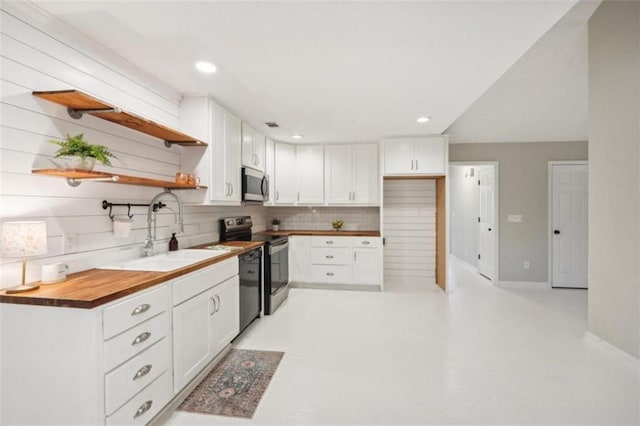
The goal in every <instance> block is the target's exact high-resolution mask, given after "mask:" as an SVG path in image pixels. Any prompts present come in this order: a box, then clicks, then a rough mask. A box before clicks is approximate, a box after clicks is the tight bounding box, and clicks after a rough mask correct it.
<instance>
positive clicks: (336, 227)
mask: <svg viewBox="0 0 640 426" xmlns="http://www.w3.org/2000/svg"><path fill="white" fill-rule="evenodd" d="M342 225H344V221H342V220H340V219H336V220H334V221H333V222H331V226H333V229H334V230H335V231H339V230H340V228H342Z"/></svg>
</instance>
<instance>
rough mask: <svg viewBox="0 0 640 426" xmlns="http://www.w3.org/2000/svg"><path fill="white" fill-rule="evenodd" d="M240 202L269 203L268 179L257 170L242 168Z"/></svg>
mask: <svg viewBox="0 0 640 426" xmlns="http://www.w3.org/2000/svg"><path fill="white" fill-rule="evenodd" d="M242 201H243V202H244V203H264V202H265V201H269V179H268V177H267V175H265V174H264V173H262V172H261V171H259V170H254V169H251V168H249V167H243V168H242Z"/></svg>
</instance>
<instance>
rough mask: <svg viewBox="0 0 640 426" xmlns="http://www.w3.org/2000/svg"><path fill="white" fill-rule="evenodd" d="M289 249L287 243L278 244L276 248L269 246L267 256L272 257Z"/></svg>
mask: <svg viewBox="0 0 640 426" xmlns="http://www.w3.org/2000/svg"><path fill="white" fill-rule="evenodd" d="M288 248H289V243H288V242H287V243H284V244H280V245H278V246H273V245H272V246H269V254H270V255H274V254H276V253H279V252H281V251H282V250H286V249H288Z"/></svg>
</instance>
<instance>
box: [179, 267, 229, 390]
mask: <svg viewBox="0 0 640 426" xmlns="http://www.w3.org/2000/svg"><path fill="white" fill-rule="evenodd" d="M239 286H240V281H239V278H238V259H237V258H233V259H229V260H226V261H224V262H220V263H216V264H214V265H212V266H209V267H207V268H203V269H200V270H198V271H196V272H193V273H191V274H188V275H185V276H183V277H180V278H179V279H177V280H175V281H174V282H173V285H172V291H173V304H174V307H173V341H174V353H173V371H174V391H175V392H176V393H177V392H179V391H180V389H182V388H183V387H184V386H186V385H187V384H188V383H189V382H190V381H191V380H193V378H194V377H196V376H197V375H198V374H199V373H200V371H201V370H202V369H203V368H204V367H205V366H206V365H207V364H208V363H209V362H210V361H211V360H213V358H215V356H216V355H217V354H218V353H219V352H220V351H221V350H222V349H224V347H225V346H226V345H228V344H229V343H230V342H231V340H232V339H233V338H234V337H235V336H236V335H237V334H238V332H239V326H240V325H239V322H240V317H239V315H240V306H239V297H240V295H239V291H240V288H239Z"/></svg>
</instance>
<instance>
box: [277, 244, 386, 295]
mask: <svg viewBox="0 0 640 426" xmlns="http://www.w3.org/2000/svg"><path fill="white" fill-rule="evenodd" d="M289 241H290V243H289V258H290V259H289V265H290V271H289V274H290V278H291V281H294V282H300V283H319V284H352V285H373V286H379V285H381V283H382V282H381V281H382V280H381V277H382V238H380V237H366V238H365V237H342V236H313V237H307V236H292V237H289Z"/></svg>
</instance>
